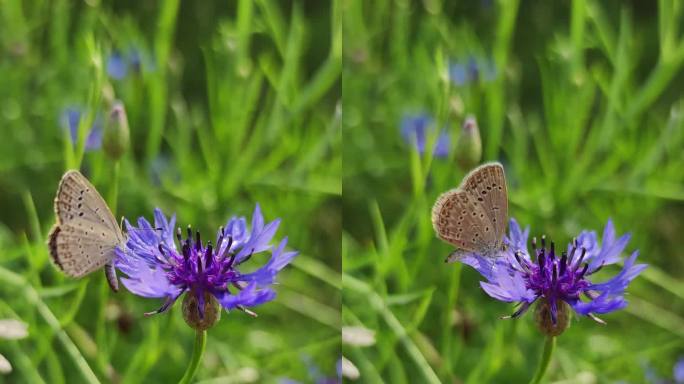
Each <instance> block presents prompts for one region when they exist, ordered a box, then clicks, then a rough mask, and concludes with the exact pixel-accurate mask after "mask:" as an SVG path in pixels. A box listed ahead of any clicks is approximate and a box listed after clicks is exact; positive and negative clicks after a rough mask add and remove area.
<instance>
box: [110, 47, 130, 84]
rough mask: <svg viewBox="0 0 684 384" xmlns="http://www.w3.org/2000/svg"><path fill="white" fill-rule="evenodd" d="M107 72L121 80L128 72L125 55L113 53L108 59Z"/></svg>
mask: <svg viewBox="0 0 684 384" xmlns="http://www.w3.org/2000/svg"><path fill="white" fill-rule="evenodd" d="M107 73H108V74H109V76H110V77H112V78H113V79H116V80H121V79H123V78H124V77H126V74H128V65H127V64H126V60H125V59H124V57H123V56H122V55H121V54H120V53H118V52H115V53H112V55H111V56H109V59H108V60H107Z"/></svg>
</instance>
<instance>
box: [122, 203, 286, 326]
mask: <svg viewBox="0 0 684 384" xmlns="http://www.w3.org/2000/svg"><path fill="white" fill-rule="evenodd" d="M175 222H176V218H175V215H174V216H172V217H171V218H170V220H167V218H166V217H165V216H164V214H163V213H162V212H161V210H159V209H158V208H157V209H155V211H154V226H152V225H151V224H150V223H149V222H148V221H147V220H145V218H142V217H141V218H139V219H138V227H137V228H135V227H133V226H132V225H131V224H130V223H129V222H128V221H126V231H127V232H128V241H127V242H126V245H125V247H124V249H121V248H117V250H116V255H117V256H116V259H115V266H116V267H117V268H118V269H119V270H121V271H122V272H123V273H125V274H126V275H127V277H124V278H122V280H121V281H122V283H123V285H124V286H125V287H126V288H127V289H128V290H129V291H131V292H132V293H134V294H136V295H138V296H143V297H165V298H166V301H165V302H164V304H163V305H162V306H161V307H160V308H159V309H158V310H156V311H153V312H149V313H146V315H153V314H157V313H161V312H164V311H165V310H167V309H168V308H169V307H170V306H171V305H173V303H174V302H175V301H176V300H177V299H178V298H179V297H180V296H181V295H183V294H184V293H186V292H188V294H187V295H185V298H184V300H183V314H184V316H185V319H186V322H188V324H189V325H191V326H192V327H194V328H196V329H207V328H209V327H210V326H211V325H213V324H214V322H215V321H217V320H218V316H220V311H219V310H218V304H220V305H221V306H222V307H223V308H225V309H226V310H231V309H239V310H242V311H244V312H246V313H248V314H250V315H254V313H253V312H251V311H249V310H248V309H247V307H252V306H256V305H260V304H263V303H265V302H267V301H270V300H273V298H275V291H274V290H273V289H272V288H271V287H270V286H271V285H272V284H273V283H274V282H275V278H276V275H277V273H278V272H279V271H280V270H281V269H283V268H284V267H285V266H286V265H287V264H288V263H289V262H290V261H291V260H292V259H293V258H294V257H295V256H296V255H297V252H285V245H286V244H287V238H284V239H283V240H282V241H281V242H280V244H278V245H277V246H272V245H271V244H270V242H271V239H272V238H273V235H274V234H275V232H276V230H277V229H278V225H279V224H280V219H276V220H274V221H272V222H270V223H267V224H264V218H263V216H262V214H261V209H260V208H259V205H258V204H257V206H256V208H255V209H254V213H253V215H252V225H251V228H249V229H247V224H246V219H245V218H244V217H239V218H238V217H233V218H231V219H230V220H228V223H227V224H226V226H225V227H221V228H220V229H219V231H218V233H217V236H216V237H217V240H216V245H212V243H211V241H208V242H206V243H203V242H202V241H201V239H200V233H199V231H197V232H196V233H195V234H194V238H193V233H192V230H191V228H190V226H188V228H187V237H186V238H183V237H182V231H181V229H180V228H178V229H177V232H176V238H177V241H178V246H179V247H180V249H178V248H177V247H176V243H175V242H174V240H173V227H174V225H175ZM264 251H271V259H270V260H269V261H268V262H267V263H266V264H265V265H263V266H262V267H261V268H258V269H257V270H255V271H253V272H250V273H244V272H241V271H240V268H241V265H242V264H243V263H244V262H246V261H247V260H249V259H250V258H251V257H252V255H254V254H257V253H260V252H264ZM217 302H218V304H217Z"/></svg>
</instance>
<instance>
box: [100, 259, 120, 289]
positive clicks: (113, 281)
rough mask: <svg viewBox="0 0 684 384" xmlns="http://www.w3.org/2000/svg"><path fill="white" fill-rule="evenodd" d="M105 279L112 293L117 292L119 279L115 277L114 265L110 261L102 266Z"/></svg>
mask: <svg viewBox="0 0 684 384" xmlns="http://www.w3.org/2000/svg"><path fill="white" fill-rule="evenodd" d="M104 272H105V277H106V278H107V283H109V288H111V289H112V291H114V292H119V279H118V278H117V277H116V270H115V269H114V264H113V263H112V262H111V261H110V262H109V263H107V264H105V266H104Z"/></svg>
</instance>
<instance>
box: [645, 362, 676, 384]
mask: <svg viewBox="0 0 684 384" xmlns="http://www.w3.org/2000/svg"><path fill="white" fill-rule="evenodd" d="M641 365H642V368H643V369H644V379H645V380H646V382H647V383H650V384H684V356H680V357H679V359H678V360H677V362H676V363H675V365H674V368H673V369H672V380H669V379H665V378H662V377H661V376H659V375H658V373H657V372H656V371H655V369H654V368H653V366H651V364H649V363H648V362H647V361H643V362H642V363H641Z"/></svg>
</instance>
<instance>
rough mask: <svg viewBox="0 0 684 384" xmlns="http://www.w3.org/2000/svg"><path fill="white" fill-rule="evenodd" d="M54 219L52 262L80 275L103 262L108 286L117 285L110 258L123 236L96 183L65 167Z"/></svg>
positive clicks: (89, 271) (51, 245) (124, 240)
mask: <svg viewBox="0 0 684 384" xmlns="http://www.w3.org/2000/svg"><path fill="white" fill-rule="evenodd" d="M55 216H56V219H57V222H56V223H55V225H54V226H53V227H52V229H51V230H50V234H49V236H48V248H49V251H50V256H51V257H52V260H53V261H54V263H55V265H57V267H58V268H59V269H60V270H62V271H63V272H64V273H65V274H67V275H68V276H71V277H76V278H79V277H83V276H85V275H87V274H89V273H91V272H93V271H96V270H98V269H100V268H102V267H103V266H104V270H105V275H106V276H107V282H108V283H109V286H110V287H111V288H112V290H114V291H115V292H116V291H118V289H119V284H118V280H117V278H116V272H115V271H114V266H113V264H112V260H113V259H114V257H115V255H116V254H115V249H116V247H122V248H123V246H124V244H125V242H126V236H125V235H124V234H123V232H122V231H121V228H120V226H119V225H118V224H117V222H116V220H115V219H114V215H113V214H112V211H111V210H110V209H109V207H107V203H105V201H104V199H103V198H102V196H100V194H99V193H98V192H97V190H96V189H95V187H94V186H93V185H92V184H91V183H90V181H88V179H86V178H85V176H83V175H82V174H81V173H80V172H79V171H76V170H70V171H67V172H66V173H65V174H64V176H62V180H61V181H60V182H59V187H58V188H57V196H56V197H55Z"/></svg>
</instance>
